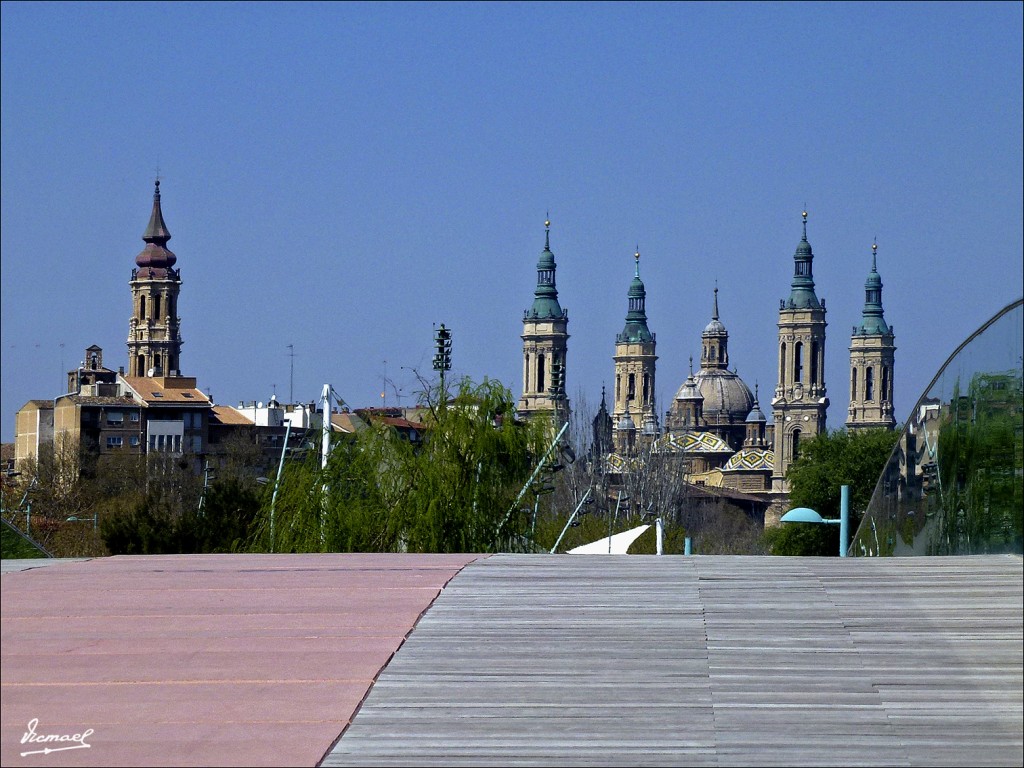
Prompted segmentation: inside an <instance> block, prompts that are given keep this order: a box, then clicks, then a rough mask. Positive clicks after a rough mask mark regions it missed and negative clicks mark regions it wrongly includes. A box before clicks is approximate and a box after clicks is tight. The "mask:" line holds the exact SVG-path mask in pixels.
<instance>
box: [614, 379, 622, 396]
mask: <svg viewBox="0 0 1024 768" xmlns="http://www.w3.org/2000/svg"><path fill="white" fill-rule="evenodd" d="M615 399H616V401H618V402H622V376H620V375H619V374H617V373H616V374H615Z"/></svg>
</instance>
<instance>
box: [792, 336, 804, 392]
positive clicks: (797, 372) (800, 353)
mask: <svg viewBox="0 0 1024 768" xmlns="http://www.w3.org/2000/svg"><path fill="white" fill-rule="evenodd" d="M803 375H804V344H803V342H802V341H798V342H797V343H796V346H795V347H793V383H794V384H799V383H800V382H801V381H803Z"/></svg>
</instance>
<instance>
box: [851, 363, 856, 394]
mask: <svg viewBox="0 0 1024 768" xmlns="http://www.w3.org/2000/svg"><path fill="white" fill-rule="evenodd" d="M856 399H857V369H856V368H852V369H851V370H850V400H856Z"/></svg>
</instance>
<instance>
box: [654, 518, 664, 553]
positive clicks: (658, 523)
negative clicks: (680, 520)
mask: <svg viewBox="0 0 1024 768" xmlns="http://www.w3.org/2000/svg"><path fill="white" fill-rule="evenodd" d="M654 527H655V529H656V531H657V535H658V550H657V551H658V554H659V555H662V554H664V551H663V549H662V543H661V542H662V536H663V535H664V531H663V530H662V527H661V518H660V517H659V518H658V519H657V520H655V521H654Z"/></svg>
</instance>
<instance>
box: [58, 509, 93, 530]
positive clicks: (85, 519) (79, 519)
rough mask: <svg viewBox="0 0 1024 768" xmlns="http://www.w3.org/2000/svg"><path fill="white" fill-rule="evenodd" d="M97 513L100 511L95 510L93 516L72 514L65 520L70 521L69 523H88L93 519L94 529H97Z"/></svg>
mask: <svg viewBox="0 0 1024 768" xmlns="http://www.w3.org/2000/svg"><path fill="white" fill-rule="evenodd" d="M97 514H98V513H96V512H93V513H92V517H78V516H77V515H72V516H71V517H69V518H68V519H67V520H66V521H65V522H68V523H88V522H89V521H90V520H91V521H92V529H93V530H94V531H95V530H96V518H97Z"/></svg>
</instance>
